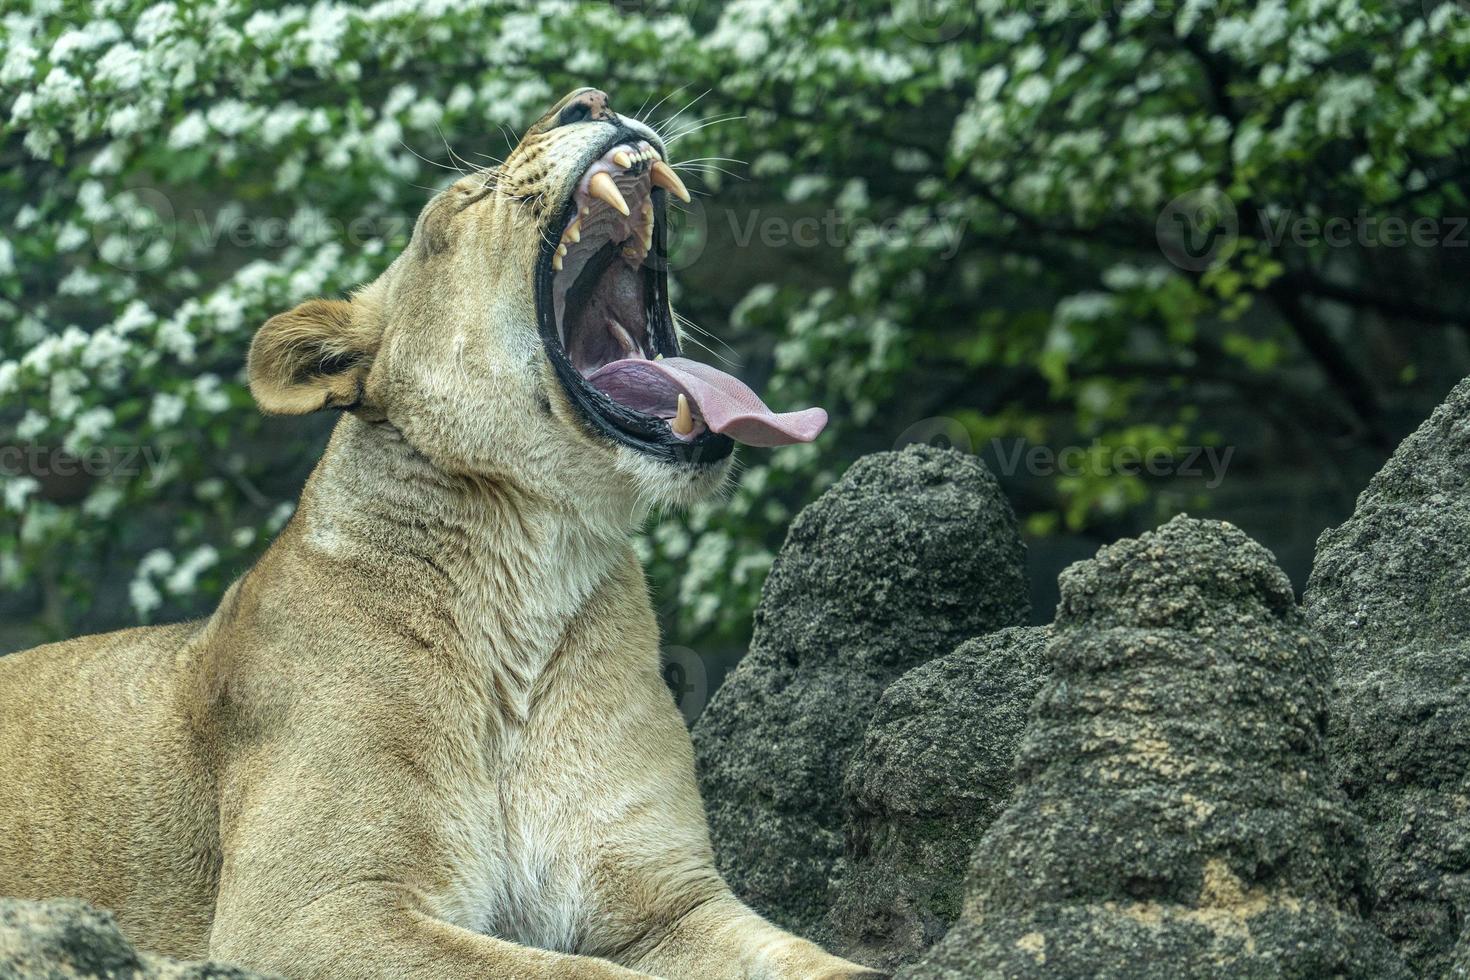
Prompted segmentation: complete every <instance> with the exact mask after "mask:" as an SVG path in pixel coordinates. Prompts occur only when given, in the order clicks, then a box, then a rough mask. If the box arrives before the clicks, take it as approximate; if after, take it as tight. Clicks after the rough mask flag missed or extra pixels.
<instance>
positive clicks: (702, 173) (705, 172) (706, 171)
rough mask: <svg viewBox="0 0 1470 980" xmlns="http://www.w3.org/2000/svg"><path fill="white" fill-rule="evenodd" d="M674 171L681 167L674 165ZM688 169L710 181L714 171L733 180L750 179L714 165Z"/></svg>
mask: <svg viewBox="0 0 1470 980" xmlns="http://www.w3.org/2000/svg"><path fill="white" fill-rule="evenodd" d="M674 169H675V170H678V169H679V165H678V164H675V165H674ZM688 169H689V170H690V171H691V172H695V173H698V174H699V175H700V176H701V177H703V178H705V179H706V180H708V179H709V172H710V171H711V170H713V171H715V172H717V173H722V174H724V175H725V176H727V177H729V178H730V179H731V180H749V179H750V178H749V177H746V176H745V175H744V174H737V173H735V172H734V171H733V170H726V169H725V168H724V167H717V166H715V165H714V164H712V163H701V164H696V165H695V166H692V167H690V168H688Z"/></svg>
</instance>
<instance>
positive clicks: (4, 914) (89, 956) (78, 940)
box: [0, 898, 268, 980]
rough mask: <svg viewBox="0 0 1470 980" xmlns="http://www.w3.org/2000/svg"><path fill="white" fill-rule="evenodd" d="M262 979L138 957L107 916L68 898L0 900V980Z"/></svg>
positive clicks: (219, 967)
mask: <svg viewBox="0 0 1470 980" xmlns="http://www.w3.org/2000/svg"><path fill="white" fill-rule="evenodd" d="M94 977H95V978H98V980H103V978H105V980H113V978H128V980H268V978H267V977H266V975H265V974H260V973H252V972H250V971H248V970H242V969H240V968H239V967H236V966H230V965H228V964H225V963H184V962H180V961H178V960H172V959H168V958H167V957H163V956H155V955H153V954H151V953H143V952H139V951H138V950H137V949H135V948H134V947H133V945H132V943H130V942H128V941H127V939H126V938H124V937H123V934H122V932H121V931H120V930H119V929H118V927H117V922H116V920H114V919H113V917H112V913H111V912H105V911H102V910H100V909H95V908H93V907H92V906H90V905H88V904H87V903H85V902H82V901H79V900H77V899H74V898H63V899H53V900H50V901H45V902H28V901H22V900H20V899H14V898H0V980H90V978H94Z"/></svg>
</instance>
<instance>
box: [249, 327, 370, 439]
mask: <svg viewBox="0 0 1470 980" xmlns="http://www.w3.org/2000/svg"><path fill="white" fill-rule="evenodd" d="M363 319H365V317H364V316H363V311H361V310H359V309H357V307H355V306H354V305H353V304H352V303H350V302H347V301H345V300H339V299H310V300H307V301H306V302H305V303H302V304H301V305H300V306H298V307H296V309H294V310H289V311H287V312H285V313H278V314H276V315H275V316H273V317H271V318H270V319H269V320H267V321H266V322H265V326H263V327H261V328H260V329H259V330H258V331H256V334H255V340H253V341H252V342H251V344H250V360H249V375H250V393H251V394H252V395H254V396H255V402H256V404H257V405H259V406H260V409H261V411H263V412H266V413H267V414H270V415H305V414H306V413H308V412H316V411H320V410H321V409H324V408H340V409H354V408H357V407H358V406H359V405H361V404H362V398H363V384H364V382H365V381H366V380H367V373H368V368H369V367H371V366H372V362H373V355H374V354H376V353H377V350H378V333H377V331H376V329H374V328H373V327H372V326H371V325H370V324H366V323H362V322H360V321H362V320H363Z"/></svg>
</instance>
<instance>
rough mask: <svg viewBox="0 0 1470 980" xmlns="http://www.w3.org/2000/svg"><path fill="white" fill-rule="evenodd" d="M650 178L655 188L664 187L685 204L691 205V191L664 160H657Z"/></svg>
mask: <svg viewBox="0 0 1470 980" xmlns="http://www.w3.org/2000/svg"><path fill="white" fill-rule="evenodd" d="M650 177H651V180H652V181H653V184H654V186H655V187H662V188H663V189H664V190H666V191H669V192H670V193H672V194H673V195H674V196H675V197H677V198H678V199H679V200H681V201H683V202H684V203H685V204H688V203H689V190H688V188H686V187H685V186H684V182H683V181H682V180H680V179H679V175H678V174H676V173H674V168H673V167H671V166H669V165H668V164H667V163H664V162H663V161H662V160H656V161H654V164H653V170H651V171H650Z"/></svg>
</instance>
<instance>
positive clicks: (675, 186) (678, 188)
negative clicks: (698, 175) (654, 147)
mask: <svg viewBox="0 0 1470 980" xmlns="http://www.w3.org/2000/svg"><path fill="white" fill-rule="evenodd" d="M598 176H599V177H600V176H602V174H598ZM596 179H597V178H595V177H594V178H593V180H596ZM653 182H654V184H655V185H657V186H659V187H662V188H663V189H664V190H666V191H669V192H671V193H672V194H673V195H674V196H675V197H677V198H678V199H679V200H681V201H683V202H684V203H685V204H688V203H689V189H688V188H686V187H685V186H684V182H683V181H682V180H680V179H679V175H678V174H676V173H674V168H673V167H671V166H669V165H668V164H667V163H664V162H663V161H662V160H655V161H653ZM608 183H612V181H611V180H609V181H608ZM614 190H616V188H614ZM623 213H624V214H627V212H626V211H624V212H623Z"/></svg>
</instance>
